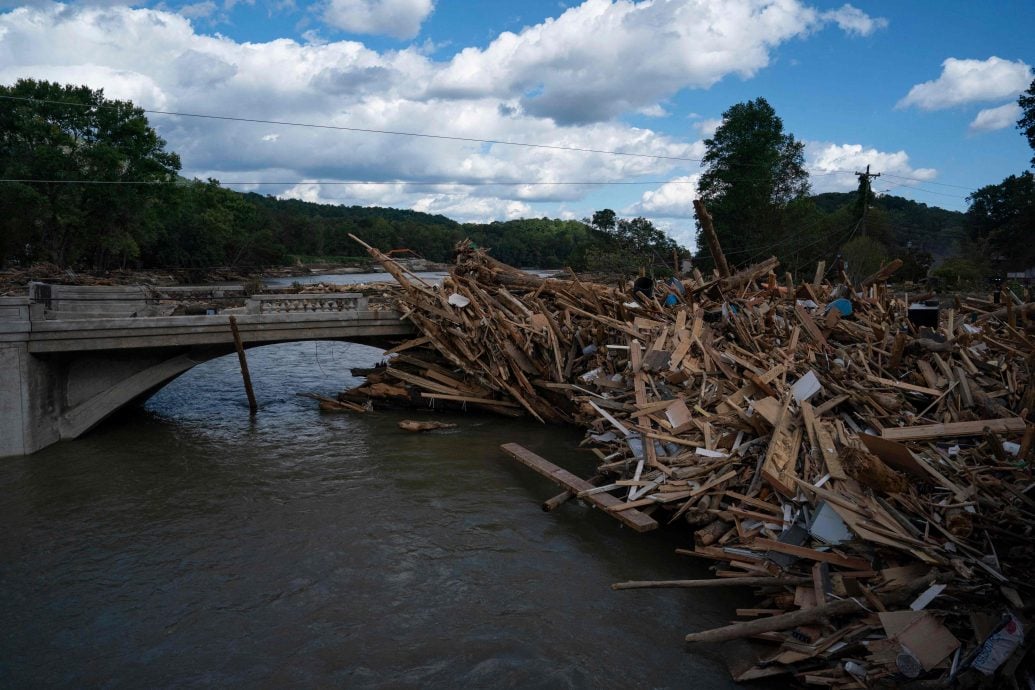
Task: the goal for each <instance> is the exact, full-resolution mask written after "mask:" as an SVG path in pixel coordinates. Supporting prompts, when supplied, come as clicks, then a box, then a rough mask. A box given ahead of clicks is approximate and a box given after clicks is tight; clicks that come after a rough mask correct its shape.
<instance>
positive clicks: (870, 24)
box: [823, 5, 888, 36]
mask: <svg viewBox="0 0 1035 690" xmlns="http://www.w3.org/2000/svg"><path fill="white" fill-rule="evenodd" d="M823 18H824V19H826V20H827V21H831V22H834V23H835V24H837V25H838V27H840V28H841V30H842V31H845V32H847V33H849V34H855V35H857V36H869V35H870V34H872V33H873V32H874V31H876V30H878V29H885V28H887V26H888V20H887V19H884V18H883V17H871V16H869V15H868V14H866V13H865V12H863V11H862V10H860V9H859V8H857V7H852V6H851V5H842V6H841V7H840V8H838V9H836V10H830V11H828V12H824V13H823Z"/></svg>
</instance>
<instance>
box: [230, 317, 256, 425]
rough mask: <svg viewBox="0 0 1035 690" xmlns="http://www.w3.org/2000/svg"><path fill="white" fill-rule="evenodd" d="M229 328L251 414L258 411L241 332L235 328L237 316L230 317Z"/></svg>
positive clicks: (253, 414)
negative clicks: (239, 362)
mask: <svg viewBox="0 0 1035 690" xmlns="http://www.w3.org/2000/svg"><path fill="white" fill-rule="evenodd" d="M230 330H231V331H232V332H233V334H234V347H235V348H237V359H239V360H240V361H241V378H242V379H244V392H245V393H247V394H248V412H249V414H250V415H251V416H253V417H254V416H255V414H256V413H257V412H258V411H259V405H258V403H256V402H255V391H253V390H252V377H251V374H249V373H248V358H247V357H245V355H244V343H242V342H241V332H240V331H238V330H237V317H236V316H231V317H230Z"/></svg>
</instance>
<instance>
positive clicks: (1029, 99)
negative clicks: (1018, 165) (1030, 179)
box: [1017, 79, 1035, 167]
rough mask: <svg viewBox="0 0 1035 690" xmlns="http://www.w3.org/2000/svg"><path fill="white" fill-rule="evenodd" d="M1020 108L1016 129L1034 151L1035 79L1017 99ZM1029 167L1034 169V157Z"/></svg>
mask: <svg viewBox="0 0 1035 690" xmlns="http://www.w3.org/2000/svg"><path fill="white" fill-rule="evenodd" d="M1017 103H1018V104H1019V105H1020V106H1021V119H1020V120H1018V121H1017V129H1019V130H1021V131H1022V132H1024V136H1026V137H1027V138H1028V146H1030V147H1031V149H1032V151H1035V79H1033V80H1032V82H1031V86H1029V87H1028V90H1027V91H1025V92H1024V93H1022V94H1021V96H1020V98H1018V99H1017ZM1031 165H1032V167H1035V156H1032V158H1031Z"/></svg>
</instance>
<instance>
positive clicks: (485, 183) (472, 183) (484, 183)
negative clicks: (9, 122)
mask: <svg viewBox="0 0 1035 690" xmlns="http://www.w3.org/2000/svg"><path fill="white" fill-rule="evenodd" d="M830 174H834V173H820V174H819V175H817V177H818V176H822V175H830ZM755 179H757V178H742V179H738V180H731V181H732V182H751V181H754V180H755ZM0 182H10V183H20V184H85V185H163V184H174V185H187V184H191V183H192V181H191V180H55V179H44V180H36V179H29V178H2V179H0ZM217 182H219V184H221V185H241V186H244V185H256V186H257V185H267V186H276V185H302V184H311V185H326V186H334V185H338V186H345V185H371V186H375V185H413V186H458V187H506V186H512V187H521V186H565V185H567V186H600V185H603V186H648V185H666V184H676V185H688V184H689V185H692V184H695V182H694V181H693V180H583V181H571V180H526V181H517V180H468V181H460V180H281V181H271V180H217Z"/></svg>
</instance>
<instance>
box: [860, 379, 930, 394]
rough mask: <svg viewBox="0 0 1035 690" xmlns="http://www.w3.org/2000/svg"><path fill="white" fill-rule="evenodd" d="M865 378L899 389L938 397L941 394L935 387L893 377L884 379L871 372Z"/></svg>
mask: <svg viewBox="0 0 1035 690" xmlns="http://www.w3.org/2000/svg"><path fill="white" fill-rule="evenodd" d="M866 378H867V380H869V381H873V382H874V383H879V384H880V385H882V386H890V387H891V388H898V389H899V390H904V391H911V392H913V393H923V394H924V395H933V396H935V397H938V396H939V395H941V394H942V392H941V391H940V390H938V389H937V388H925V387H924V386H914V385H913V384H911V383H903V382H902V381H896V380H895V379H885V378H881V377H880V376H874V375H873V374H867V375H866Z"/></svg>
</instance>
